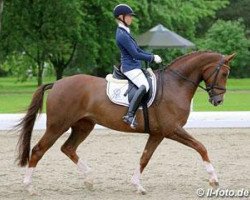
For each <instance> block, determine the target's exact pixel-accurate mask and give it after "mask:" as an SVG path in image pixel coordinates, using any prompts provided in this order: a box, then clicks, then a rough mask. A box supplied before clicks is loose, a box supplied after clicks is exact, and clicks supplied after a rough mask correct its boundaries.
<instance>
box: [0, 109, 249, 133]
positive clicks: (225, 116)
mask: <svg viewBox="0 0 250 200" xmlns="http://www.w3.org/2000/svg"><path fill="white" fill-rule="evenodd" d="M23 116H24V114H1V115H0V130H11V129H12V128H13V126H14V125H15V124H16V123H17V122H18V121H19V120H20V119H21V118H22V117H23ZM45 124H46V115H45V114H42V115H41V116H40V117H39V118H38V119H37V120H36V123H35V127H34V129H35V130H42V129H45ZM185 127H187V128H237V127H238V128H249V127H250V111H245V112H238V111H237V112H222V111H221V112H191V114H190V117H189V119H188V122H187V124H186V125H185ZM95 128H97V129H101V128H104V127H102V126H99V125H96V127H95Z"/></svg>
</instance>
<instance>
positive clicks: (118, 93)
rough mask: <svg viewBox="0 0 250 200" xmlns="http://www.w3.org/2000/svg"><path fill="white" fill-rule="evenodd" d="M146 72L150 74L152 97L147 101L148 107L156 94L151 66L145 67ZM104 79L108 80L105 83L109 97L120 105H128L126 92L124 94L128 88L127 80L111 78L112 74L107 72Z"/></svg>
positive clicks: (154, 78)
mask: <svg viewBox="0 0 250 200" xmlns="http://www.w3.org/2000/svg"><path fill="white" fill-rule="evenodd" d="M147 70H148V72H149V73H150V74H151V79H152V87H153V88H152V97H151V98H150V100H149V101H148V104H147V106H148V107H150V106H151V104H152V103H153V101H154V99H155V95H156V89H157V88H156V77H155V74H154V72H153V71H152V69H151V68H148V69H147ZM106 80H107V81H108V83H107V90H106V92H107V95H108V97H109V99H110V100H111V101H112V102H113V103H115V104H118V105H122V106H127V107H128V106H129V101H128V94H127V95H126V96H124V94H125V93H126V91H127V90H128V80H119V79H115V78H113V75H112V74H108V75H107V76H106Z"/></svg>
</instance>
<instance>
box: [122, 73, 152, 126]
mask: <svg viewBox="0 0 250 200" xmlns="http://www.w3.org/2000/svg"><path fill="white" fill-rule="evenodd" d="M124 74H125V75H126V76H127V77H128V78H129V79H130V80H131V81H132V82H133V83H134V84H135V85H136V86H137V87H138V88H139V89H138V90H137V91H136V93H135V95H134V96H133V98H132V100H131V102H130V104H129V109H128V113H127V114H126V115H125V116H124V117H123V121H124V122H125V123H127V124H129V125H130V126H131V128H135V126H136V121H135V118H134V116H135V113H136V111H137V109H138V107H139V106H140V103H141V100H142V98H143V96H144V95H145V94H146V93H147V92H148V90H149V84H148V81H147V78H146V77H145V75H144V73H143V72H142V70H141V69H133V70H131V71H128V72H125V73H124Z"/></svg>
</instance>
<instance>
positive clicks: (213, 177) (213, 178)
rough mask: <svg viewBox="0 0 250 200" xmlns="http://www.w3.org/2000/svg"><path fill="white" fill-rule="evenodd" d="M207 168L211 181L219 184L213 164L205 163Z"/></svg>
mask: <svg viewBox="0 0 250 200" xmlns="http://www.w3.org/2000/svg"><path fill="white" fill-rule="evenodd" d="M204 165H205V168H206V170H207V173H208V174H209V175H210V179H209V181H211V182H218V177H217V174H216V173H215V170H214V167H213V165H212V164H211V163H209V162H206V161H204Z"/></svg>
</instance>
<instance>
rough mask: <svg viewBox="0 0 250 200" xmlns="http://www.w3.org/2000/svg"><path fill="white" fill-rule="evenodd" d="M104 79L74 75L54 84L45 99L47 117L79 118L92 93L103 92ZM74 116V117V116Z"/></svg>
mask: <svg viewBox="0 0 250 200" xmlns="http://www.w3.org/2000/svg"><path fill="white" fill-rule="evenodd" d="M105 84H106V81H105V79H104V78H100V77H95V76H90V75H84V74H83V75H74V76H70V77H66V78H63V79H61V80H58V81H56V82H55V83H54V85H53V88H52V89H51V90H50V91H49V94H48V98H47V109H46V112H47V116H48V117H52V118H53V117H55V115H61V116H65V115H67V116H68V117H72V118H75V117H76V118H79V116H81V115H82V113H83V112H84V111H85V110H86V108H87V107H88V105H89V103H90V101H91V99H92V98H93V97H92V96H93V93H94V92H95V91H96V93H99V92H98V91H97V90H98V89H99V90H100V89H101V88H102V89H101V90H105ZM74 115H75V116H74Z"/></svg>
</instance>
